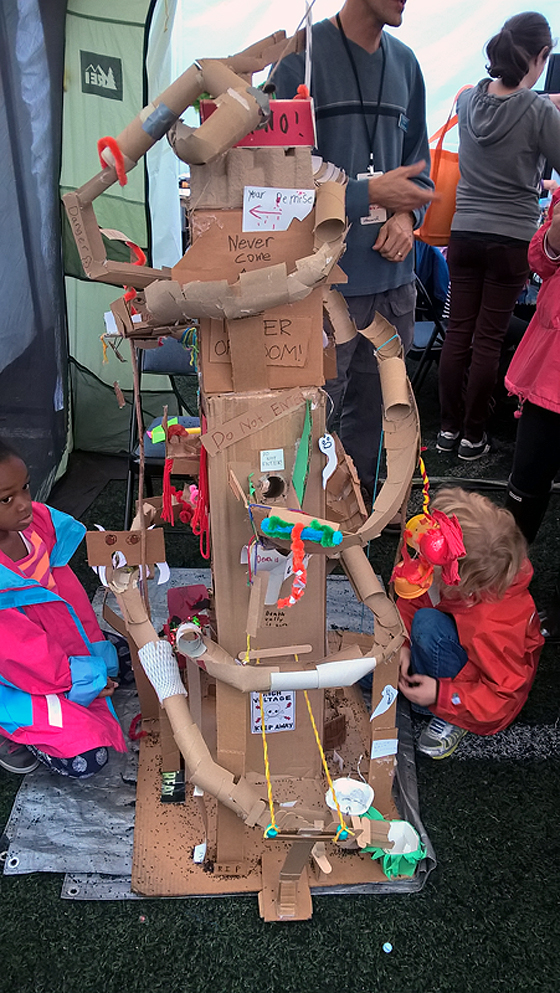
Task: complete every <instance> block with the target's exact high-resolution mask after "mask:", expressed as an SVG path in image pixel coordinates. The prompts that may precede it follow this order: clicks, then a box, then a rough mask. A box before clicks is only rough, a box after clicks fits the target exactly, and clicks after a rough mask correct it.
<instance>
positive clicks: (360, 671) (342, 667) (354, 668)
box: [270, 655, 376, 690]
mask: <svg viewBox="0 0 560 993" xmlns="http://www.w3.org/2000/svg"><path fill="white" fill-rule="evenodd" d="M375 666H376V661H375V659H374V658H373V657H372V656H369V655H368V656H362V657H361V658H359V659H344V660H343V661H340V660H339V661H337V662H323V663H322V664H321V665H318V666H316V667H315V669H305V670H303V671H300V672H273V673H272V674H271V677H270V689H271V690H314V689H318V688H319V687H332V686H353V685H354V683H357V681H358V679H362V677H363V676H367V674H368V672H373V670H374V669H375Z"/></svg>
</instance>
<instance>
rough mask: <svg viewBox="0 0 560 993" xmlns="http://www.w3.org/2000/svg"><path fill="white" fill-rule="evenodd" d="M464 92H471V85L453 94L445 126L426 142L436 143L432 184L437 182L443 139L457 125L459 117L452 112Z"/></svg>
mask: <svg viewBox="0 0 560 993" xmlns="http://www.w3.org/2000/svg"><path fill="white" fill-rule="evenodd" d="M465 90H472V83H467V84H466V85H465V86H462V87H461V89H460V90H459V92H458V93H456V94H455V97H454V98H453V103H452V104H451V110H450V111H449V117H448V118H447V120H446V122H445V124H444V125H443V126H442V127H441V128H439V130H438V131H436V132H435V134H433V135H432V137H431V138H430V139H429V141H428V144H429V145H431V144H432V142H433V141H437V145H436V147H435V151H434V159H433V162H432V179H433V181H434V183H435V182H436V180H437V176H438V172H439V163H440V160H441V153H442V151H443V139H444V138H445V136H446V134H447V132H448V131H451V129H452V128H454V127H455V125H456V124H457V123H458V120H459V117H458V115H457V114H456V113H455V114H454V113H453V111H454V109H455V106H456V104H457V100H458V99H459V97H460V96H461V93H464V92H465Z"/></svg>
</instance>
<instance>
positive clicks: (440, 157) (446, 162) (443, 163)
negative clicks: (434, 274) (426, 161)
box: [414, 85, 472, 248]
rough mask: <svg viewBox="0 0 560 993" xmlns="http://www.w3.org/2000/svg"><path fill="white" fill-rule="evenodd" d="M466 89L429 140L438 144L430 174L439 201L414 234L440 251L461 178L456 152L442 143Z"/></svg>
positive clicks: (448, 230)
mask: <svg viewBox="0 0 560 993" xmlns="http://www.w3.org/2000/svg"><path fill="white" fill-rule="evenodd" d="M469 89H472V87H471V86H470V85H467V86H463V87H462V89H460V90H459V92H458V93H457V96H456V97H455V99H454V100H453V103H452V105H451V110H450V112H449V117H448V118H447V121H446V123H445V124H444V125H443V127H441V128H440V129H439V131H436V133H435V134H433V135H432V137H431V138H430V141H429V143H430V145H431V144H432V142H434V141H435V142H437V144H436V147H435V148H431V149H430V157H431V169H430V175H431V178H432V181H433V183H434V186H435V191H436V193H437V194H438V199H437V200H433V201H432V203H431V204H430V205H429V207H428V209H427V211H426V213H425V215H424V220H423V222H422V224H421V226H420V227H419V228H418V230H417V231H415V232H414V234H415V236H416V237H417V238H419V239H420V241H424V242H426V244H427V245H434V246H436V247H437V248H442V247H443V246H444V245H448V244H449V236H450V234H451V221H452V220H453V214H454V213H455V197H456V194H457V183H458V182H459V178H460V175H461V174H460V172H459V154H458V152H449V151H447V149H444V147H443V142H444V139H445V136H446V134H447V133H448V131H451V129H452V128H454V127H455V125H456V124H457V122H458V117H457V114H454V113H453V110H454V107H455V105H456V103H457V99H458V97H459V96H460V95H461V93H462V92H463V90H469Z"/></svg>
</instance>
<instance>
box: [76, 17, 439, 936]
mask: <svg viewBox="0 0 560 993" xmlns="http://www.w3.org/2000/svg"><path fill="white" fill-rule="evenodd" d="M293 44H295V42H293V43H292V47H293ZM288 47H289V46H287V43H286V40H285V36H284V35H283V34H282V33H279V34H277V35H274V36H272V37H271V38H269V39H266V40H265V41H264V42H262V43H260V44H259V45H256V46H253V47H252V48H251V49H248V50H247V51H246V52H244V53H241V54H239V55H237V56H234V57H232V58H230V59H225V60H223V61H219V60H202V61H201V62H197V63H195V65H194V66H192V67H191V68H190V69H189V70H187V72H186V73H184V74H183V76H181V77H180V79H179V80H177V81H176V83H174V84H173V85H172V86H171V87H170V88H169V89H168V90H167V91H166V92H165V93H164V94H162V96H161V97H160V98H158V100H156V101H154V103H153V104H152V105H150V106H149V107H147V108H145V109H144V110H143V111H142V112H141V113H140V114H139V115H138V117H137V119H136V120H135V121H133V122H132V124H131V125H129V127H127V128H126V129H125V131H123V133H122V134H121V135H119V136H118V137H117V138H116V140H115V141H114V142H109V143H108V147H105V148H104V150H103V153H102V154H103V159H104V161H105V162H106V167H105V168H103V169H102V171H101V172H100V173H99V174H98V175H97V176H96V177H94V178H93V179H92V180H91V181H90V182H89V183H88V184H86V186H84V187H82V188H81V189H80V190H77V191H76V192H75V193H73V194H69V195H67V196H66V197H65V198H64V202H65V207H66V210H67V213H68V216H69V219H70V222H71V224H72V227H73V230H74V234H75V238H76V242H77V244H78V247H79V249H80V253H81V257H82V262H83V266H84V270H85V272H86V274H87V275H88V276H89V277H90V278H92V279H100V280H103V281H106V282H109V283H115V284H119V283H124V284H126V286H128V287H133V288H134V290H135V291H136V295H134V293H133V292H132V291H130V290H129V292H128V293H127V294H126V298H119V300H117V301H115V304H114V305H113V308H112V309H113V313H114V315H115V320H116V323H117V327H118V328H119V330H120V333H121V334H123V335H124V336H126V337H129V338H130V339H131V341H134V342H135V345H136V346H142V345H146V344H152V343H153V341H154V339H155V338H158V337H160V336H161V335H162V334H172V335H174V336H175V337H181V336H182V335H183V332H184V329H185V328H186V327H187V326H188V325H189V324H191V323H192V322H193V321H194V322H195V323H196V327H197V337H198V346H199V362H200V368H199V375H200V384H201V418H202V428H203V429H202V436H201V443H202V449H201V451H202V457H201V462H200V465H201V469H200V481H199V483H200V485H199V496H198V499H199V501H202V500H203V499H204V493H205V491H206V486H207V490H208V494H209V497H208V501H209V520H210V538H211V549H212V576H213V582H212V590H213V609H214V617H215V621H214V623H213V624H212V625H210V626H209V627H207V628H201V627H200V626H197V625H196V624H195V623H192V622H187V623H186V624H183V625H182V626H181V627H180V628H179V630H178V631H177V632H176V643H175V646H174V649H173V648H172V646H171V644H170V642H169V640H167V639H164V638H159V637H158V635H157V633H156V631H155V630H154V628H153V626H152V623H151V621H150V618H149V606H148V604H147V601H146V596H145V595H142V592H141V590H140V584H139V578H140V576H141V573H142V566H140V569H139V568H138V567H135V568H132V566H133V560H132V558H131V559H130V561H129V562H128V563H127V565H126V567H124V568H123V559H122V558H115V557H113V556H112V555H111V554H109V556H108V552H107V549H106V548H105V547H104V545H103V542H104V541H106V540H107V539H106V538H104V537H103V534H101V535H98V536H97V537H96V538H95V539H93V538H92V539H91V541H90V561H91V562H92V564H94V565H97V566H100V567H101V568H102V570H103V572H102V577H103V579H104V580H105V582H106V584H107V585H108V586H109V588H110V589H112V590H113V591H114V592H115V593H116V595H117V599H118V602H119V605H120V609H121V613H122V618H123V622H124V625H125V630H126V632H127V635H128V637H129V639H130V641H131V645H132V647H133V649H134V652H135V654H136V660H137V677H138V686H139V691H140V695H141V702H142V710H143V717H144V723H145V726H146V727H147V728H149V729H150V730H152V731H153V732H154V734H153V735H151V736H149V737H148V738H147V739H145V740H144V742H143V744H142V755H141V769H140V786H141V790H142V792H141V795H139V804H138V810H137V824H136V838H135V874H134V876H133V886H134V887H135V889H137V890H138V891H139V892H142V893H146V894H147V895H158V894H159V895H182V894H186V893H232V892H233V893H234V892H242V891H247V890H248V891H257V892H258V893H259V905H260V910H261V914H262V915H263V917H264V918H265V919H266V920H270V921H273V920H281V919H302V918H306V917H309V916H310V915H311V897H310V892H311V888H313V886H326V885H329V886H339V885H340V886H352V885H354V884H360V885H363V884H364V883H368V882H372V883H374V882H375V881H378V880H380V879H381V878H383V876H382V868H381V865H380V863H379V861H372V859H371V858H370V855H369V854H368V853H371V852H374V853H375V852H377V854H378V855H379V854H384V855H387V853H389V854H390V853H391V852H394V853H395V855H396V854H398V853H400V854H402V852H403V851H408V852H410V851H414V848H415V846H416V848H418V838H417V836H415V833H414V832H413V838H414V840H413V842H412V844H411V842H410V838H409V840H408V842H407V843H406V844H408V848H407V847H406V844H405V847H404V849H403V848H402V847H401V848H399V845H400V844H401V843H402V839H401V842H399V841H398V839H397V838H396V829H395V826H394V824H392V823H391V822H392V821H394V820H395V819H397V818H398V814H397V811H396V809H395V807H394V803H393V800H392V792H391V787H392V779H393V774H394V768H395V762H396V758H395V756H396V752H397V731H396V727H395V710H396V702H395V701H396V684H397V672H398V652H399V648H400V645H401V644H402V640H403V627H402V623H401V621H400V618H399V615H398V612H397V610H396V608H395V606H394V604H393V602H392V601H391V600H390V599H389V597H388V596H387V595H386V593H385V591H384V590H383V588H382V586H381V584H380V583H379V580H378V579H377V577H376V575H375V573H374V570H373V568H372V566H371V564H370V562H369V558H368V556H367V554H366V552H365V548H366V546H367V545H368V543H369V542H370V541H371V539H373V538H375V537H376V536H378V535H379V534H380V532H381V531H382V529H383V528H384V527H385V525H386V524H387V523H388V521H389V520H390V519H391V517H392V516H393V515H394V513H395V512H396V511H397V510H398V509H400V508H401V506H402V505H403V504H404V502H405V501H406V498H407V495H408V489H409V485H410V480H411V477H412V473H413V470H414V467H415V465H416V463H417V458H418V439H419V429H418V418H417V412H416V408H415V404H414V400H413V396H412V393H411V389H410V385H409V383H408V380H407V377H406V371H405V367H404V361H403V352H402V347H401V344H400V341H399V339H398V336H396V334H395V330H394V328H393V327H391V326H390V325H389V324H388V323H387V322H386V321H385V320H384V319H383V318H381V317H379V316H377V317H376V319H375V321H374V322H373V324H372V325H371V327H369V328H368V329H366V330H365V331H363V332H361V333H363V334H365V335H367V336H368V337H369V338H370V340H371V341H372V342H373V345H374V347H375V348H376V351H377V356H378V359H379V367H380V374H381V382H382V389H383V397H384V424H383V427H384V446H385V451H386V466H387V478H386V482H385V483H384V485H383V487H382V489H381V491H380V493H379V495H378V496H377V499H376V500H375V503H374V506H373V510H372V513H371V514H370V515H369V517H368V516H367V513H366V511H365V507H364V504H363V500H362V497H361V493H360V489H359V483H358V480H357V478H356V474H355V471H354V468H353V465H352V463H351V460H349V459H348V457H347V456H346V454H345V453H344V450H343V449H342V446H341V445H340V442H339V441H338V439H336V438H334V437H332V436H331V435H329V434H327V433H326V430H325V421H326V418H325V399H326V397H325V394H324V393H323V392H322V390H321V389H320V387H321V385H322V384H323V382H324V376H323V354H324V332H323V315H325V319H326V326H330V327H331V328H332V330H333V332H334V336H335V339H336V340H337V341H343V340H346V339H347V338H348V337H350V336H352V335H354V334H356V333H357V332H356V328H355V327H354V325H353V324H352V322H351V320H350V318H349V316H348V312H347V310H346V305H345V303H344V299H343V297H342V296H341V295H340V294H339V293H338V292H337V291H336V290H334V289H332V288H331V284H332V283H333V282H342V281H343V280H344V275H343V273H342V272H341V270H339V269H338V268H337V261H338V259H339V257H340V255H341V253H342V252H343V250H344V235H345V224H346V222H345V212H344V176H342V175H341V174H340V173H338V171H337V178H336V180H335V181H333V180H332V179H327V181H323V180H324V179H325V177H328V176H329V175H332V170H325V169H324V167H322V168H317V163H316V162H315V170H314V168H313V162H312V156H311V146H312V144H313V136H312V131H309V130H308V131H307V132H306V131H305V127H304V122H305V121H310V120H311V115H310V110H311V104H310V102H305V104H304V103H302V102H301V101H300V102H299V113H298V102H297V101H294V102H293V104H291V103H290V106H289V108H287V109H286V112H285V116H286V121H288V120H289V119H291V120H292V121H297V122H298V128H299V131H298V137H297V140H295V139H294V143H290V142H289V140H288V138H287V137H286V134H285V131H288V132H289V127H288V126H286V129H280V128H278V129H277V131H276V135H277V137H276V138H275V137H274V135H271V129H270V128H269V131H268V132H267V134H266V141H265V142H264V143H263V144H262V145H259V130H258V129H259V128H261V129H262V128H263V126H266V124H267V121H270V116H269V115H270V105H269V102H268V97H267V96H266V95H265V94H264V93H263V92H262V91H260V90H255V89H254V88H253V87H252V86H251V83H250V74H251V73H252V72H253V71H256V70H257V69H261V68H263V67H264V66H265V65H267V64H269V63H271V62H272V61H274V60H275V59H277V58H278V57H280V55H281V54H283V53H284V52H285V51H286V50H287V48H288ZM204 91H207V92H209V93H210V96H211V97H212V99H213V101H214V104H215V109H214V108H210V109H211V110H213V112H212V113H210V114H209V115H208V116H207V117H206V120H205V121H204V123H203V124H202V125H201V127H200V128H199V129H195V130H193V129H188V128H186V127H185V126H184V125H183V124H182V123H181V122H180V120H179V118H180V115H181V113H183V111H184V110H185V109H186V108H187V107H188V106H189V105H190V104H192V103H193V101H194V100H195V99H196V98H197V97H198V96H199V95H200V94H201V93H202V92H204ZM290 115H291V117H290ZM302 122H303V123H302ZM255 129H257V130H255ZM249 132H251V136H250V140H247V139H246V138H245V136H246V135H247V134H248V133H249ZM164 134H168V135H169V140H170V141H171V144H172V145H173V147H174V148H175V151H176V153H177V154H178V155H179V156H180V157H181V158H182V159H183V161H185V162H187V163H188V164H189V165H190V169H191V215H190V228H191V232H192V239H193V240H192V244H191V246H190V247H189V249H188V250H187V252H186V254H185V256H184V258H183V259H181V260H178V261H177V265H176V266H175V267H174V269H173V270H165V271H162V270H155V269H152V268H149V267H147V266H144V265H132V264H131V265H124V266H123V265H117V264H116V263H114V262H111V261H109V260H107V258H106V255H105V249H104V246H103V241H102V239H101V236H100V234H99V230H98V227H97V223H96V221H95V214H94V211H93V206H92V204H93V200H94V199H95V198H96V197H97V196H98V195H99V194H100V193H101V192H103V191H104V190H106V189H107V188H108V187H109V186H110V185H111V184H112V183H114V182H116V181H117V178H120V181H121V182H124V181H125V174H126V172H127V171H128V170H129V169H130V168H133V167H134V165H135V164H136V163H137V161H138V159H139V158H140V157H141V156H142V155H143V154H145V152H146V151H147V150H148V149H149V148H150V147H151V145H152V144H153V143H154V142H155V141H157V140H158V139H159V138H160V137H162V136H163V135H164ZM278 135H280V138H278ZM240 139H242V140H241V141H240ZM243 139H244V140H243ZM238 142H239V144H238V145H237V147H233V146H235V145H236V143H238ZM305 142H307V144H306V143H305ZM131 297H133V298H134V299H133V300H132V303H133V305H134V307H135V308H136V310H137V311H138V312H139V315H140V319H138V317H136V319H135V321H134V322H133V321H132V316H131ZM173 442H175V447H174V445H173ZM176 443H177V437H174V438H172V437H171V435H168V454H169V457H170V459H172V463H170V466H171V471H172V472H178V471H180V469H181V459H180V457H179V458H176V457H175V456H177V453H180V449H179V448H177V445H176ZM185 457H188V462H187V463H185V464H188V466H189V467H190V469H192V466H193V443H192V439H191V441H190V442H189V450H188V452H185ZM195 465H196V463H195ZM200 506H201V505H200V504H199V509H200ZM151 517H152V509H151V508H148V507H146V506H145V505H144V504H143V502H142V500H140V510H139V514H138V516H137V518H136V520H135V522H134V525H133V533H136V534H138V535H139V540H138V541H137V540H136V539H135V543H134V545H133V547H134V549H135V554H136V555H138V554H140V561H141V562H144V563H145V564H146V565H149V563H150V553H149V551H148V549H149V548H154V547H155V546H154V541H155V538H154V537H153V534H154V533H153V532H152V531H147V530H146V529H147V526H148V523H149V521H150V520H151ZM148 535H149V536H150V538H149V541H148ZM112 537H113V538H114V539H115V541H119V542H120V543H119V545H118V548H119V550H120V549H124V557H126V547H127V545H126V542H127V540H129V541H130V539H127V536H126V534H125V535H121V536H119V535H118V534H116V535H113V536H112ZM171 540H172V538H171ZM157 547H158V548H159V545H157ZM122 554H123V553H122V552H121V555H122ZM158 554H160V553H158ZM155 555H156V553H155V552H152V553H151V558H152V559H154V558H155ZM333 559H336V560H338V561H339V562H340V563H341V564H342V566H343V568H344V570H345V572H346V574H347V575H348V577H349V579H350V581H351V583H352V586H353V588H354V590H355V593H356V596H357V598H358V600H359V601H361V602H362V603H363V604H364V605H365V606H366V607H367V608H369V610H370V611H371V612H372V614H373V617H374V635H373V637H371V636H364V635H362V634H360V633H357V634H353V633H348V632H346V633H345V634H344V635H343V634H340V635H339V636H338V641H337V643H336V644H335V645H334V646H333V644H328V643H327V632H326V616H325V589H326V571H327V563H328V562H329V560H331V561H332V560H333ZM138 561H139V560H138V558H136V559H134V562H138ZM144 574H145V573H144ZM142 585H145V584H142ZM333 648H334V650H333ZM329 652H330V654H329ZM177 654H178V655H179V657H181V656H183V657H185V658H186V660H187V662H186V669H185V670H183V671H180V670H179V668H178V665H177V660H176V655H177ZM371 672H373V689H372V713H371V719H370V714H368V712H367V710H366V708H365V705H364V703H363V700H362V695H361V693H360V691H359V690H358V689H357V687H356V683H357V681H358V680H359V679H360V678H361V677H362V676H365V675H367V674H368V673H371ZM185 674H186V682H187V684H188V700H187V689H186V688H185ZM146 676H147V680H146ZM151 687H153V688H154V689H155V694H157V698H156V695H155V694H154V692H153V690H152V689H151ZM158 736H159V737H158ZM335 746H336V750H335ZM162 752H163V758H162ZM181 756H182V761H183V763H184V774H185V779H186V781H187V783H189V784H191V787H189V789H188V790H187V795H186V799H185V804H184V805H176V804H173V805H167V804H166V805H164V806H163V807H162V806H161V805H160V804H159V795H160V790H159V787H158V774H159V771H160V769H161V768H162V767H163V771H164V772H172V771H173V770H174V769H178V766H179V762H180V757H181ZM337 770H338V774H337ZM341 772H342V774H341ZM333 780H335V781H334V782H333ZM192 787H194V794H195V799H193V797H192V796H191V790H192ZM372 809H374V811H375V813H374V814H373V815H372V814H371V813H368V812H370V811H371V810H372ZM162 818H163V820H162ZM372 818H373V819H372ZM202 835H205V836H206V843H207V846H208V847H207V853H206V860H205V867H206V868H207V869H208V868H211V869H212V870H213V871H211V872H206V873H204V872H203V869H202V867H201V865H199V864H197V863H195V862H193V860H192V857H191V851H190V849H191V848H192V846H193V844H195V843H196V841H197V840H200V838H201V836H202ZM364 850H365V851H364ZM350 853H353V857H351V858H349V854H350ZM166 866H167V869H168V870H169V871H166Z"/></svg>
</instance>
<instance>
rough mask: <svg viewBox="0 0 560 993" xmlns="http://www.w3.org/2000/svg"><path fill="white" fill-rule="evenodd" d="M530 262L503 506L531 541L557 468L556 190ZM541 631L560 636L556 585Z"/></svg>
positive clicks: (559, 269)
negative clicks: (530, 293)
mask: <svg viewBox="0 0 560 993" xmlns="http://www.w3.org/2000/svg"><path fill="white" fill-rule="evenodd" d="M529 264H530V266H531V268H532V269H533V271H534V272H536V273H537V274H538V275H539V276H540V277H541V278H542V280H543V283H542V286H541V288H540V290H539V293H538V296H537V309H536V311H535V314H534V317H533V319H532V321H531V323H530V324H529V327H528V328H527V330H526V332H525V334H524V335H523V338H522V340H521V342H520V344H519V346H518V348H517V351H516V352H515V355H514V356H513V359H512V361H511V364H510V367H509V369H508V372H507V375H506V378H505V384H506V387H507V389H508V390H509V391H510V393H515V394H517V396H518V397H519V400H520V409H521V417H520V420H519V425H518V429H517V439H516V444H515V453H514V458H513V468H512V472H511V476H510V480H509V487H508V497H507V503H506V506H507V508H508V510H510V511H511V513H512V514H513V516H514V517H515V520H516V521H517V524H518V526H519V527H520V529H521V531H522V532H523V534H524V535H525V538H526V539H527V541H528V542H532V541H533V540H534V538H535V537H536V534H537V531H538V529H539V527H540V524H541V522H542V519H543V517H544V515H545V511H546V508H547V506H548V501H549V498H550V490H551V485H552V482H553V481H554V478H555V476H556V474H557V473H558V471H559V470H560V189H557V190H556V192H555V194H554V196H553V198H552V203H551V206H550V210H549V212H548V218H547V220H546V222H545V223H544V225H543V226H542V227H541V228H539V230H538V231H537V233H536V235H535V236H534V238H533V239H532V241H531V244H530V246H529ZM546 627H547V629H548V633H550V634H560V591H559V584H558V583H557V585H556V590H555V593H554V597H553V601H552V603H551V605H550V607H549V610H548V619H547V624H546Z"/></svg>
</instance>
